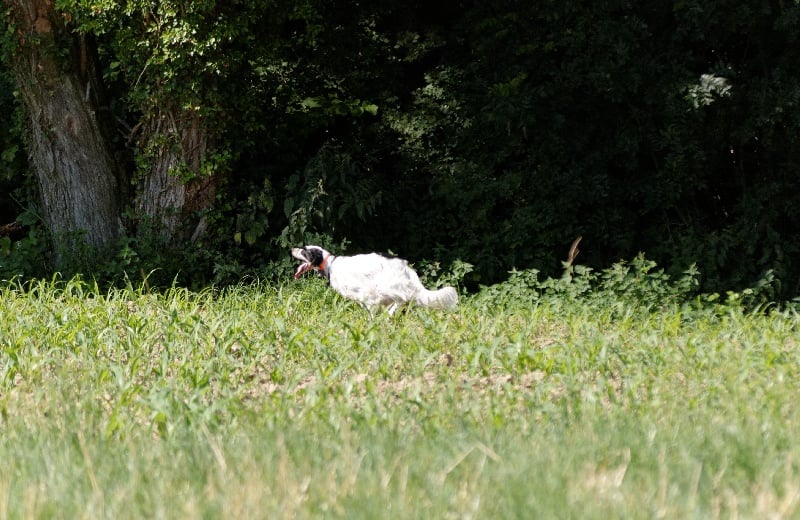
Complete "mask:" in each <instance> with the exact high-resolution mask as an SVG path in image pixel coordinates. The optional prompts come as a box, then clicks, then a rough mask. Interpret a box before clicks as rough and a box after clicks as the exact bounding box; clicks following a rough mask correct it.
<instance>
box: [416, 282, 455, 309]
mask: <svg viewBox="0 0 800 520" xmlns="http://www.w3.org/2000/svg"><path fill="white" fill-rule="evenodd" d="M414 302H416V303H417V304H418V305H422V306H423V307H433V308H434V309H448V310H449V309H455V307H456V305H458V293H457V292H456V290H455V289H454V288H453V287H442V288H441V289H439V290H438V291H429V290H428V289H422V290H421V291H419V292H418V293H417V295H416V296H415V297H414Z"/></svg>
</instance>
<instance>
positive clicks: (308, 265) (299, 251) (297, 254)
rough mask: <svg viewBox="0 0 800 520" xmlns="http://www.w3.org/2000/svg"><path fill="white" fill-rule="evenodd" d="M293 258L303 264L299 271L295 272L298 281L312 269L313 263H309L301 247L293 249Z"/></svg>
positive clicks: (298, 268) (298, 267)
mask: <svg viewBox="0 0 800 520" xmlns="http://www.w3.org/2000/svg"><path fill="white" fill-rule="evenodd" d="M292 256H293V257H294V258H295V259H296V260H300V262H302V263H301V264H300V265H299V266H297V271H295V272H294V279H295V280H297V279H298V278H300V276H302V275H303V273H305V272H306V271H308V270H309V269H311V262H309V261H308V259H307V258H306V257H305V255H304V254H303V250H302V249H300V248H299V247H295V248H293V249H292Z"/></svg>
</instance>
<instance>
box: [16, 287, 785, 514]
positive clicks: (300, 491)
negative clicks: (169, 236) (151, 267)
mask: <svg viewBox="0 0 800 520" xmlns="http://www.w3.org/2000/svg"><path fill="white" fill-rule="evenodd" d="M512 293H513V295H514V297H513V298H503V297H502V295H503V294H512ZM667 300H669V299H664V301H667ZM643 302H644V303H643ZM797 322H798V319H797V316H796V314H794V313H793V312H791V311H786V312H778V311H775V310H773V311H772V312H757V313H753V312H748V311H747V310H745V308H744V307H743V306H742V305H740V304H739V303H738V302H737V301H736V300H735V299H734V298H729V299H728V300H727V301H726V302H724V303H720V302H719V301H707V300H702V301H700V300H698V301H695V302H692V301H688V300H687V301H683V302H681V301H678V300H677V299H674V300H669V303H668V304H665V305H663V306H657V305H652V302H651V299H648V298H643V299H642V298H640V299H638V300H636V299H630V298H625V297H616V296H614V294H612V293H611V292H608V293H603V294H600V293H586V294H582V295H577V296H576V295H575V294H563V295H561V296H558V295H556V296H551V297H541V294H535V292H532V291H527V290H523V289H521V288H520V287H519V286H514V287H512V286H507V287H500V288H498V290H497V291H494V292H490V293H485V294H478V295H474V296H467V297H464V298H463V299H462V303H461V305H460V307H459V309H458V310H457V311H455V312H452V313H440V312H431V311H427V310H424V309H416V308H414V309H410V310H408V311H407V312H404V313H401V314H400V315H398V316H395V317H394V318H390V317H388V316H386V315H378V316H376V317H375V318H374V319H370V317H369V315H368V314H367V313H366V312H365V311H363V310H362V309H361V308H360V307H358V306H357V305H355V304H352V303H350V302H347V301H344V300H343V299H341V298H339V297H338V296H336V295H335V294H333V292H332V291H330V290H329V289H328V288H327V287H326V286H325V285H324V284H323V283H321V282H317V281H311V280H307V281H304V282H298V283H292V284H287V285H283V286H279V287H273V286H269V285H254V286H246V287H244V286H243V287H238V288H231V289H226V290H222V291H213V290H207V291H203V292H200V293H195V292H191V291H187V290H183V289H177V288H176V289H171V290H168V291H166V292H164V293H162V294H157V293H152V292H149V291H147V290H144V289H136V288H132V287H130V288H128V289H127V290H113V291H110V292H101V291H99V290H97V289H96V288H94V287H92V285H91V284H86V283H84V282H80V281H78V280H73V281H68V282H55V283H50V282H38V283H35V284H33V285H30V286H25V287H20V286H15V285H13V284H12V285H5V286H3V288H0V428H2V432H3V440H4V442H3V443H2V444H0V459H2V460H3V465H2V466H1V467H0V468H1V469H0V518H5V517H9V518H19V517H39V518H50V517H63V518H79V517H84V518H98V517H113V518H142V517H171V518H185V517H201V516H206V517H209V516H210V517H235V518H239V517H242V518H243V517H261V518H276V517H277V518H282V517H301V518H305V517H317V516H334V517H347V518H376V517H386V515H387V513H388V515H389V516H392V517H428V518H437V517H438V518H444V517H489V518H498V517H525V518H531V517H559V518H565V517H567V518H568V517H579V518H609V517H625V518H652V517H666V518H676V517H698V518H714V517H730V516H734V515H740V516H745V517H759V518H762V517H769V516H770V515H772V516H774V517H790V516H792V515H793V514H797V512H798V510H799V509H798V508H799V506H800V444H798V443H797V441H796V435H797V432H798V431H800V430H799V428H800V421H799V418H800V413H799V412H800V405H798V404H797V403H798V399H797V396H796V394H797V389H798V388H800V374H799V373H798V372H799V371H800V369H799V368H798V367H800V355H799V354H798V352H797V342H798V337H800V336H799V335H798V332H797Z"/></svg>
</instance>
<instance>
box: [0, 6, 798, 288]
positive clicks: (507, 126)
mask: <svg viewBox="0 0 800 520" xmlns="http://www.w3.org/2000/svg"><path fill="white" fill-rule="evenodd" d="M58 4H59V5H60V7H61V8H62V9H64V10H65V12H70V13H71V14H70V20H71V25H70V27H71V28H72V29H73V30H75V31H81V32H91V33H92V34H94V35H96V36H97V41H98V46H99V50H100V59H101V63H102V64H103V66H104V78H105V82H106V85H107V88H108V93H109V96H110V98H111V99H112V104H111V106H112V108H113V110H114V115H115V119H116V121H117V122H118V123H119V136H120V137H119V139H118V141H119V145H118V146H119V147H120V149H121V150H123V151H124V152H125V154H126V155H125V156H126V157H128V160H129V161H130V162H131V164H135V163H136V161H137V160H141V157H140V156H139V155H137V154H139V153H140V151H139V150H137V149H136V148H135V147H134V146H131V145H130V140H129V139H126V138H125V134H126V133H129V132H131V131H132V129H133V128H134V127H135V123H136V120H137V118H139V117H140V116H141V114H140V113H139V112H140V111H141V110H142V109H141V106H142V104H141V102H139V100H141V99H142V98H143V97H146V96H148V95H150V91H148V90H147V88H149V87H148V85H150V86H152V84H153V83H152V80H151V81H150V83H148V82H147V81H144V80H142V79H141V78H142V77H143V75H145V74H146V77H149V78H153V77H158V76H159V75H161V77H169V78H173V79H174V81H175V82H176V83H175V84H178V85H187V87H185V88H188V89H191V90H192V91H193V92H194V95H195V96H198V99H199V100H200V101H199V103H200V104H201V105H202V108H203V109H207V110H209V111H210V113H212V114H213V117H214V120H215V121H216V124H217V125H218V126H217V127H216V128H215V130H216V139H215V142H214V147H213V150H212V151H211V152H210V153H213V154H214V157H215V158H216V159H215V162H214V164H215V168H217V172H221V173H222V174H223V175H224V179H225V180H224V182H223V183H222V185H221V188H220V190H219V191H218V192H217V194H216V204H215V206H214V208H213V210H212V211H211V212H210V213H209V215H208V218H209V222H210V223H211V225H210V226H209V230H208V232H207V233H206V235H205V236H204V237H203V238H202V239H201V240H199V241H195V242H186V243H180V244H178V243H174V242H173V243H169V244H162V243H161V242H160V240H159V234H158V232H157V230H154V229H152V228H148V227H147V226H145V225H142V223H141V222H140V221H138V220H137V215H136V214H135V212H134V211H131V213H130V214H129V215H128V218H127V219H126V226H127V227H126V230H127V234H126V235H125V236H124V237H123V238H122V239H121V241H120V243H119V244H116V245H115V247H114V248H113V250H112V251H111V252H110V253H108V254H104V255H102V256H101V257H98V256H96V255H95V256H89V257H81V258H80V259H79V261H78V260H77V259H76V261H75V262H74V263H73V264H72V265H70V263H69V262H66V264H65V265H60V266H58V268H59V270H61V271H63V272H69V271H82V272H84V274H87V275H93V276H95V277H97V278H99V279H104V280H106V279H107V280H114V279H119V277H120V276H121V275H122V273H124V272H128V273H129V274H130V273H133V274H135V276H137V277H138V276H140V274H141V273H148V272H150V271H151V270H152V269H158V271H157V272H156V273H154V274H153V275H151V276H152V280H153V282H154V283H155V282H157V281H159V280H161V281H164V282H165V283H169V282H170V281H172V280H173V279H174V278H175V276H176V273H179V274H177V279H178V281H179V283H185V284H189V285H204V284H208V283H230V282H235V281H237V280H239V279H241V277H243V276H247V275H264V274H268V275H280V276H287V277H288V276H289V275H290V273H291V271H290V270H289V271H286V270H285V267H286V265H287V263H288V253H287V250H288V247H290V246H292V245H297V244H300V243H302V242H308V241H316V242H322V245H324V246H327V247H329V248H330V249H332V250H334V252H342V251H345V250H346V251H350V252H359V251H365V250H381V251H392V252H394V253H396V254H399V255H402V256H404V257H406V258H409V259H410V260H412V261H417V262H419V261H422V260H426V259H427V260H437V261H440V262H441V263H442V264H443V265H444V266H445V267H446V266H447V265H449V264H450V263H451V262H452V261H454V260H456V259H460V260H462V261H464V262H469V263H471V264H473V266H474V271H472V272H471V273H470V274H469V275H467V279H466V280H465V283H466V284H467V285H472V286H473V287H474V286H476V285H477V284H489V283H493V282H496V281H499V280H502V279H505V278H506V277H507V276H508V271H509V270H510V269H512V268H515V267H516V268H537V269H540V270H541V271H542V272H543V273H547V274H556V273H559V272H560V270H561V269H562V266H561V261H563V260H564V259H565V257H566V254H567V250H568V249H569V246H570V244H571V243H572V241H573V239H575V238H576V237H577V236H579V235H580V236H582V237H583V241H582V243H581V254H580V256H579V257H578V262H580V263H582V264H585V265H588V266H592V267H595V268H605V267H607V266H608V265H610V264H611V263H613V262H616V261H619V260H621V259H631V258H633V257H635V256H636V255H637V253H639V252H644V253H645V254H646V255H647V257H648V258H649V259H652V260H654V261H656V262H657V263H658V264H659V265H661V266H663V267H665V268H666V269H667V270H668V271H674V272H679V271H682V270H684V269H686V268H688V267H689V266H690V265H691V264H693V263H696V264H697V266H698V267H699V270H700V272H701V273H702V283H703V286H702V287H703V289H705V290H714V291H718V290H725V289H729V288H730V289H733V288H738V287H743V286H746V285H748V284H752V283H754V282H755V281H756V280H758V279H759V278H760V277H762V276H763V274H764V273H765V272H766V271H768V270H772V271H773V272H774V275H775V277H776V279H777V280H779V281H780V287H779V290H780V294H781V296H782V297H787V298H791V297H793V296H796V295H797V293H798V284H800V268H798V262H797V261H796V260H797V258H798V253H800V250H799V249H800V246H799V245H798V239H797V237H798V230H799V229H798V228H799V227H800V225H799V224H800V222H798V219H797V218H796V216H795V214H796V211H797V208H798V197H799V196H800V190H798V187H799V184H800V177H799V175H800V42H799V41H798V36H800V6H798V3H797V2H795V1H790V0H784V1H759V0H747V1H741V0H685V1H647V0H646V1H637V2H627V1H621V0H617V1H614V0H611V1H606V2H589V1H586V2H563V1H560V0H558V1H555V0H554V1H538V2H531V1H511V0H509V1H492V2H486V1H445V2H428V1H425V2H423V1H410V2H402V3H399V2H391V1H387V0H365V1H360V2H341V1H332V0H329V1H325V0H318V1H307V2H287V1H281V0H277V1H274V2H267V1H254V2H236V1H233V2H225V3H222V2H221V3H219V4H217V3H215V2H209V1H206V2H194V7H193V8H192V9H186V8H185V5H188V4H187V2H175V1H173V2H167V1H165V2H161V4H159V5H160V7H158V8H156V9H161V10H166V9H168V8H174V9H177V10H178V15H177V16H176V18H177V19H179V20H180V19H182V18H183V19H186V20H188V21H189V23H188V26H189V27H193V28H195V29H196V31H195V32H194V33H193V34H191V35H184V39H183V40H180V41H178V42H177V43H175V44H174V46H173V47H170V49H171V50H170V52H171V53H172V54H171V56H172V57H171V58H170V59H164V60H161V61H156V60H153V56H152V55H142V52H144V51H141V49H143V48H147V47H146V46H143V45H142V42H146V41H147V38H152V37H153V33H152V32H147V31H141V32H137V31H139V29H138V28H141V27H146V26H147V23H149V22H148V20H150V18H148V17H149V16H152V15H153V13H151V12H149V11H148V9H147V8H145V7H142V6H144V5H146V4H147V3H146V2H138V3H137V2H129V3H128V4H127V5H128V6H129V7H130V6H133V7H132V8H130V9H122V8H118V9H106V10H105V11H104V10H103V9H100V8H96V9H94V10H92V5H93V4H97V5H100V4H102V2H80V3H79V2H67V1H64V2H58ZM120 4H121V5H122V4H124V3H120ZM139 4H142V6H139ZM182 6H183V7H182ZM182 9H183V10H182ZM156 14H158V13H156ZM212 39H213V41H212ZM219 42H222V43H219ZM199 48H205V49H207V52H205V53H204V54H203V56H202V57H198V56H197V52H196V51H197V49H199ZM11 52H13V51H11ZM148 60H150V61H149V62H148ZM145 71H146V73H145ZM0 84H1V86H2V89H0V114H2V115H3V120H4V122H5V124H4V125H2V128H0V152H2V161H0V225H2V224H6V223H10V222H13V221H15V220H16V221H19V222H21V223H22V224H24V230H23V232H22V233H19V232H17V233H16V234H15V235H14V236H5V237H4V236H0V278H3V277H6V278H7V277H10V276H13V275H15V274H23V275H25V276H49V275H50V273H51V271H52V270H53V269H54V268H55V266H54V265H53V263H52V260H51V251H52V247H53V243H52V240H51V237H49V236H48V233H47V230H46V229H42V225H41V224H40V223H39V222H40V220H39V219H37V194H36V184H35V181H34V180H33V178H32V176H31V175H30V174H29V173H28V171H27V167H26V160H25V158H26V151H25V139H24V135H25V128H24V124H23V122H22V121H23V120H22V118H21V117H20V116H19V113H18V111H19V110H20V107H19V106H18V105H17V103H16V99H17V97H16V96H15V95H14V89H15V86H14V84H13V81H12V79H11V76H10V74H9V73H8V67H7V65H3V66H2V75H0ZM167 94H168V95H169V91H168V92H167ZM162 95H163V93H162ZM174 95H175V96H176V99H179V98H180V96H181V95H183V94H182V93H181V92H180V91H179V90H178V89H175V94H174ZM131 189H133V188H131Z"/></svg>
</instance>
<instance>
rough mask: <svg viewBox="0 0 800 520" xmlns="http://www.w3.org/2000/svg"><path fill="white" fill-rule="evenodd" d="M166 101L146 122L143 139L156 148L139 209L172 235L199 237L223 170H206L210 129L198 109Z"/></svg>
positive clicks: (140, 191)
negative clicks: (207, 172)
mask: <svg viewBox="0 0 800 520" xmlns="http://www.w3.org/2000/svg"><path fill="white" fill-rule="evenodd" d="M163 105H164V106H165V108H162V109H157V110H156V111H155V113H154V114H153V115H152V116H151V117H150V118H149V119H147V120H145V121H143V123H142V124H143V127H144V128H143V130H142V138H141V140H140V141H141V143H142V148H144V149H150V154H149V161H148V169H147V171H145V172H143V177H142V179H141V180H140V181H139V183H138V188H137V193H136V214H137V215H138V216H145V217H148V218H149V219H150V220H151V221H152V222H153V223H154V224H155V225H156V226H158V228H159V230H160V231H161V234H162V235H163V236H164V237H165V238H167V239H168V240H172V241H175V242H178V243H179V242H183V241H186V240H191V241H192V242H194V241H196V240H198V239H199V238H201V237H202V236H203V235H204V234H205V231H206V227H207V220H206V213H207V211H208V210H210V209H211V208H212V207H213V206H214V199H215V196H216V188H217V184H218V182H219V176H218V175H204V174H203V173H202V172H201V171H200V170H201V166H202V160H203V157H204V156H205V154H206V152H207V150H208V147H209V140H210V135H209V132H208V130H207V129H206V128H205V126H204V125H203V122H202V120H201V117H200V115H199V114H198V113H197V112H195V111H187V110H172V109H171V108H170V103H169V102H168V101H167V102H164V103H163Z"/></svg>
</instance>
